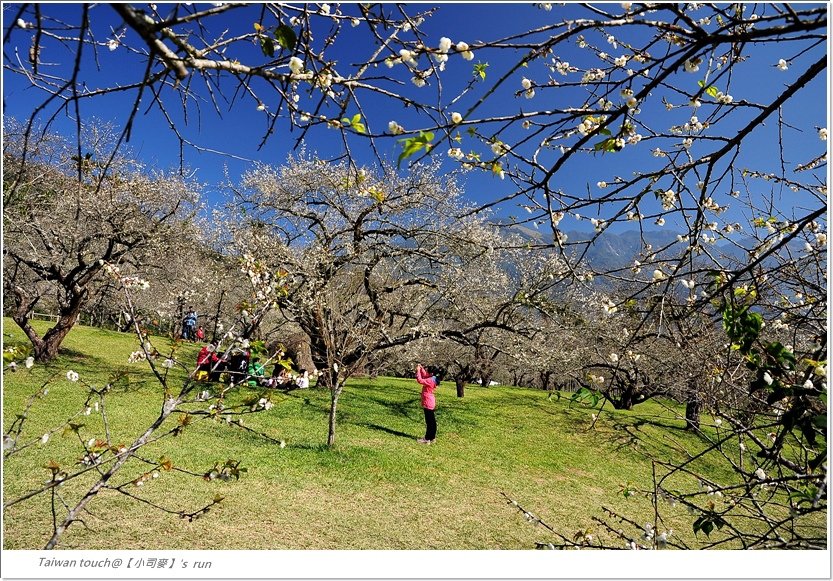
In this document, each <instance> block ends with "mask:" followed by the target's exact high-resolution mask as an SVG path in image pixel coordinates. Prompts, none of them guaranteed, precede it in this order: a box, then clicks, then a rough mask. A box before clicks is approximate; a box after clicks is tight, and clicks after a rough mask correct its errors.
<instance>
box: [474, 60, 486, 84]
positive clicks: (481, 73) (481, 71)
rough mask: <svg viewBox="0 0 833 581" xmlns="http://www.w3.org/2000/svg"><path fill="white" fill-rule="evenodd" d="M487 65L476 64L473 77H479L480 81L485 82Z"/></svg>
mask: <svg viewBox="0 0 833 581" xmlns="http://www.w3.org/2000/svg"><path fill="white" fill-rule="evenodd" d="M488 66H489V63H477V64H476V65H474V72H473V74H474V76H475V77H480V80H481V81H485V80H486V68H488Z"/></svg>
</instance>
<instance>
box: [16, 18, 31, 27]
mask: <svg viewBox="0 0 833 581" xmlns="http://www.w3.org/2000/svg"><path fill="white" fill-rule="evenodd" d="M16 24H17V26H18V27H20V28H23V29H26V28H29V23H28V22H26V21H25V20H23V19H22V18H18V19H17V23H16Z"/></svg>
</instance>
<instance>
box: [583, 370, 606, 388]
mask: <svg viewBox="0 0 833 581" xmlns="http://www.w3.org/2000/svg"><path fill="white" fill-rule="evenodd" d="M587 379H588V380H589V381H590V383H592V384H594V385H602V384H603V383H604V382H605V378H604V375H594V374H592V373H588V374H587Z"/></svg>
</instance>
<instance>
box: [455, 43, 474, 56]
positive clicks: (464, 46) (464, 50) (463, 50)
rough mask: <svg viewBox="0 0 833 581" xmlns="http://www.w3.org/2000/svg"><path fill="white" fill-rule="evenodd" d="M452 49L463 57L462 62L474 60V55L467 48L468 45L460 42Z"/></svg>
mask: <svg viewBox="0 0 833 581" xmlns="http://www.w3.org/2000/svg"><path fill="white" fill-rule="evenodd" d="M454 48H455V49H457V52H458V53H460V56H461V57H463V60H467V61H470V60H472V59H473V58H474V53H473V52H472V51H471V49H470V48H469V45H468V43H465V42H463V41H460V42H458V43H457V45H456V46H455V47H454Z"/></svg>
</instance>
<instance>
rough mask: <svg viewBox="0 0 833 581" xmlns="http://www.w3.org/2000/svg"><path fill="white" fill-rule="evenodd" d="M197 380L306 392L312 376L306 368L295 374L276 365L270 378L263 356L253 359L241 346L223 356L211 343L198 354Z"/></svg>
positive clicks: (280, 364)
mask: <svg viewBox="0 0 833 581" xmlns="http://www.w3.org/2000/svg"><path fill="white" fill-rule="evenodd" d="M196 379H197V380H198V381H212V382H222V383H234V384H240V383H243V382H246V383H247V384H248V385H249V386H251V387H258V386H260V387H270V388H275V389H306V388H308V387H309V381H310V374H309V372H308V371H307V370H306V369H301V370H300V371H298V373H295V372H293V371H292V370H291V369H287V368H286V367H285V366H284V365H283V364H282V363H280V362H279V363H275V366H274V368H273V369H272V375H271V376H270V377H267V376H266V367H265V365H264V363H263V362H262V361H261V360H260V357H257V356H255V357H252V356H251V353H250V352H249V351H248V350H246V349H242V348H240V347H236V348H234V349H232V350H231V351H230V352H229V353H227V354H226V355H225V356H220V355H218V354H217V348H216V347H215V346H214V344H213V343H209V344H207V345H205V346H203V348H202V349H200V352H199V353H198V354H197V373H196Z"/></svg>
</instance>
